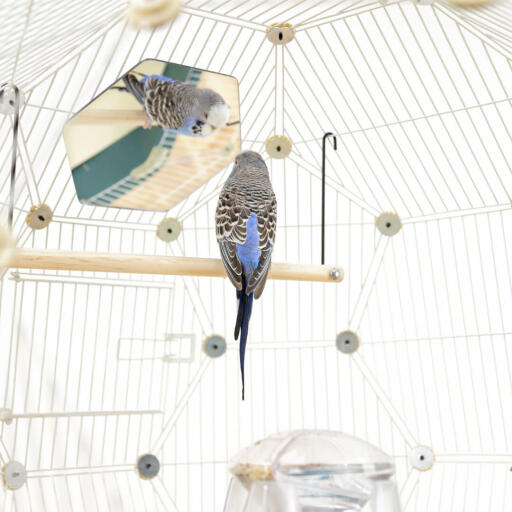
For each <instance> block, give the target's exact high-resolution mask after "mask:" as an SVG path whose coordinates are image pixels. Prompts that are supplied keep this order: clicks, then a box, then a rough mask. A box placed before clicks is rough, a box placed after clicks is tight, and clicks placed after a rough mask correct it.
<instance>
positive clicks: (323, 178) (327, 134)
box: [322, 132, 338, 265]
mask: <svg viewBox="0 0 512 512" xmlns="http://www.w3.org/2000/svg"><path fill="white" fill-rule="evenodd" d="M329 137H332V139H333V147H334V151H337V150H338V143H337V140H336V135H334V133H332V132H327V133H324V136H323V138H322V265H324V264H325V141H326V140H327V139H328V138H329Z"/></svg>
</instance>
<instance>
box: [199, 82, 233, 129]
mask: <svg viewBox="0 0 512 512" xmlns="http://www.w3.org/2000/svg"><path fill="white" fill-rule="evenodd" d="M202 96H203V97H202V101H201V111H200V112H199V116H198V117H199V119H200V120H201V121H202V122H203V123H204V126H203V129H202V134H203V135H209V134H210V133H212V132H214V131H215V130H217V129H218V128H222V127H223V126H225V124H226V123H227V122H228V120H229V106H228V104H227V103H226V102H225V101H224V98H223V97H222V96H221V95H220V94H218V93H216V92H215V91H212V90H211V89H204V90H203V94H202Z"/></svg>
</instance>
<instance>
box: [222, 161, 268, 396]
mask: <svg viewBox="0 0 512 512" xmlns="http://www.w3.org/2000/svg"><path fill="white" fill-rule="evenodd" d="M276 218H277V202H276V197H275V195H274V191H273V189H272V184H271V183H270V177H269V174H268V169H267V166H266V165H265V162H264V161H263V158H262V157H261V156H260V155H259V154H258V153H255V152H254V151H244V152H243V153H240V154H239V155H238V156H237V157H236V159H235V164H234V166H233V170H232V171H231V174H230V175H229V178H228V179H227V181H226V183H225V184H224V187H223V189H222V192H221V193H220V196H219V202H218V204H217V211H216V214H215V221H216V227H217V241H218V243H219V247H220V254H221V259H222V263H223V264H224V267H225V268H226V272H227V274H228V277H229V279H230V280H231V282H232V283H233V285H234V286H235V287H236V289H237V292H236V295H237V299H238V315H237V318H236V325H235V340H236V339H238V336H239V335H240V331H241V338H240V369H241V372H242V400H243V399H244V394H245V393H244V389H245V385H244V384H245V379H244V358H245V345H246V343H247V332H248V329H249V320H250V318H251V312H252V302H253V298H256V299H258V298H259V297H260V295H261V293H262V292H263V288H264V287H265V282H266V280H267V275H268V272H269V270H270V260H271V257H272V250H273V248H274V240H275V236H276Z"/></svg>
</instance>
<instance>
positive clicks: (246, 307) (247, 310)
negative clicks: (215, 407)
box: [235, 277, 254, 400]
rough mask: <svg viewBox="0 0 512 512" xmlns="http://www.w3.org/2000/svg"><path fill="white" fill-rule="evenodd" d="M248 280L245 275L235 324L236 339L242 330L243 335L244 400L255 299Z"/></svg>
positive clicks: (241, 344)
mask: <svg viewBox="0 0 512 512" xmlns="http://www.w3.org/2000/svg"><path fill="white" fill-rule="evenodd" d="M246 287H247V282H246V280H245V277H243V278H242V290H241V291H237V292H236V295H237V298H238V314H237V318H236V325H235V340H236V339H238V336H239V334H240V330H241V331H242V335H241V338H240V371H241V373H242V400H245V368H244V362H245V347H246V345H247V335H248V333H249V320H250V319H251V314H252V302H253V299H254V293H251V294H249V295H247V294H246V293H245V289H246Z"/></svg>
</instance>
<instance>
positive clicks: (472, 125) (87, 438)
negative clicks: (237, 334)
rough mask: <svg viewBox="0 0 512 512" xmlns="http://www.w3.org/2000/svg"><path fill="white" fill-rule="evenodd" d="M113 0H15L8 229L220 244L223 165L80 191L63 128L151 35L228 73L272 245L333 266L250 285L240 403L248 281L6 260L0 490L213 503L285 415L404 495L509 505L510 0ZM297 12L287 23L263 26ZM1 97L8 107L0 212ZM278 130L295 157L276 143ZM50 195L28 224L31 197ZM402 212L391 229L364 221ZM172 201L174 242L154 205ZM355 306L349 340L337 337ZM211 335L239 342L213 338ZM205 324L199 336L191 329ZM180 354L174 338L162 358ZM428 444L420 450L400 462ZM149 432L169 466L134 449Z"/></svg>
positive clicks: (6, 77)
mask: <svg viewBox="0 0 512 512" xmlns="http://www.w3.org/2000/svg"><path fill="white" fill-rule="evenodd" d="M124 8H125V5H124V3H123V2H121V1H119V0H90V1H88V2H82V1H74V0H66V1H65V2H57V3H56V2H53V1H50V0H23V1H17V2H14V1H11V0H7V1H4V2H2V5H1V6H0V19H2V20H3V28H2V31H1V34H0V48H2V52H1V54H2V55H1V56H0V77H1V79H2V81H12V82H14V83H16V85H18V86H19V87H20V89H21V90H22V91H23V93H24V95H25V102H24V105H23V106H22V109H21V118H20V133H19V154H18V173H17V181H16V202H15V211H14V213H15V215H14V234H15V236H16V241H17V244H18V246H20V247H33V248H51V249H57V248H58V249H61V250H75V251H96V252H120V253H143V254H148V255H186V256H207V257H217V256H218V249H217V244H216V240H215V234H214V211H215V205H216V201H217V196H218V193H219V191H220V188H221V186H222V184H223V181H224V180H225V178H226V176H227V175H228V173H229V171H230V169H229V168H226V169H225V170H224V171H222V172H221V173H220V174H219V175H218V176H216V177H215V178H214V179H212V180H210V181H209V182H208V183H206V184H205V185H204V186H203V187H202V188H201V189H200V190H198V191H197V192H195V193H193V194H192V195H191V196H190V197H189V198H188V199H186V200H185V201H183V202H182V203H181V204H180V205H178V206H177V207H176V208H174V209H172V210H171V211H169V212H159V213H153V212H141V211H135V210H119V209H110V208H102V207H92V206H87V205H82V204H80V203H79V202H78V201H77V199H76V194H75V190H74V187H73V183H72V180H71V173H70V169H69V165H68V162H67V160H66V155H65V148H64V144H63V141H62V137H61V130H62V126H63V124H64V122H65V121H66V119H68V117H69V116H70V115H71V114H72V113H74V112H76V111H77V110H78V109H80V108H81V107H82V106H83V105H85V104H86V103H87V102H89V101H90V100H91V99H92V98H93V97H94V96H95V95H97V94H98V93H99V92H100V91H102V90H103V89H104V88H105V87H106V86H108V85H109V84H110V83H112V82H113V81H114V80H115V79H116V78H117V77H118V76H120V75H121V74H122V73H123V72H124V71H126V70H127V69H130V68H131V67H133V66H134V65H135V64H137V63H138V62H139V61H140V60H142V59H144V58H159V59H164V60H167V61H171V62H175V63H180V64H186V65H189V66H194V67H199V68H202V69H208V70H211V71H215V72H221V73H225V74H229V75H233V76H235V77H236V78H237V79H238V80H239V84H240V97H241V123H242V137H243V148H244V149H253V150H256V151H260V152H262V154H263V155H264V156H265V159H266V161H267V164H268V166H269V169H270V172H271V177H272V181H273V186H274V189H275V191H276V196H277V198H278V205H279V216H278V230H277V238H276V240H277V243H276V248H275V256H274V259H275V260H276V261H286V262H300V263H319V260H320V183H321V182H320V177H321V139H322V135H323V133H324V132H326V131H332V132H335V133H336V134H337V137H338V150H337V151H336V152H335V151H334V150H333V149H332V148H331V147H329V148H328V151H327V197H326V203H327V216H326V220H327V227H326V234H327V236H326V238H327V243H326V259H327V261H328V262H330V263H337V264H340V265H341V266H342V267H343V268H344V269H345V280H344V282H343V283H342V284H339V285H333V284H319V283H316V284H310V283H296V282H269V283H268V284H267V287H266V290H265V293H264V295H263V297H262V299H261V300H260V301H258V302H256V303H255V307H254V314H253V318H252V322H251V331H250V335H249V343H248V355H247V400H246V401H245V402H243V403H242V402H240V382H239V373H238V364H239V363H238V352H237V345H236V343H235V342H234V341H233V340H232V329H233V326H234V321H235V293H234V290H233V288H232V286H231V285H230V284H229V283H227V282H225V280H220V279H210V278H193V277H184V278H181V277H180V278H178V277H176V278H175V277H170V276H165V277H164V276H148V275H126V274H115V273H109V274H102V273H93V272H70V271H37V270H33V271H31V270H19V271H16V270H14V271H13V270H10V271H8V272H7V273H6V274H5V275H4V277H3V279H2V280H1V281H0V292H1V296H0V297H1V309H0V329H1V335H0V343H1V357H0V408H6V409H9V410H12V412H13V414H14V419H13V421H12V423H11V424H7V423H6V422H0V462H1V463H2V465H3V464H5V463H6V462H8V461H9V460H13V459H14V460H17V461H20V462H21V463H23V464H24V465H25V467H26V470H27V483H26V485H24V486H23V487H22V488H21V489H19V490H17V491H8V490H6V489H5V488H4V487H2V486H0V509H1V510H4V511H6V512H7V511H11V510H19V511H26V510H34V511H41V510H57V511H58V510H73V511H81V510H87V511H90V510H101V511H104V510H123V511H129V510H151V511H159V510H179V511H197V510H205V511H210V510H222V504H223V501H224V496H225V492H226V489H227V481H228V472H227V461H228V460H229V458H230V457H231V456H232V455H234V454H235V453H236V452H237V451H238V450H239V449H240V448H241V447H242V446H245V445H247V444H249V443H251V442H253V441H255V440H256V439H258V438H261V437H263V436H265V435H268V434H270V433H273V432H276V431H280V430H288V429H294V428H302V427H311V428H329V429H338V430H342V431H344V432H346V433H348V434H353V435H355V436H358V437H360V438H362V439H366V440H368V441H371V442H373V443H375V444H376V445H378V446H380V447H381V448H382V449H383V450H385V451H387V452H388V453H389V454H391V455H392V456H393V457H394V458H395V461H396V466H397V478H398V482H399V486H400V490H401V500H402V503H403V506H404V510H406V511H412V510H414V511H417V512H421V511H432V510H443V511H453V510H460V511H464V512H466V511H467V512H469V511H477V510H478V511H481V510H497V511H501V510H503V511H505V510H509V509H511V508H512V483H511V482H512V472H511V471H510V468H511V466H512V449H511V442H512V439H511V437H512V431H511V429H510V418H512V372H511V366H510V361H511V358H512V354H511V350H512V349H511V348H510V347H511V344H512V315H511V314H510V311H511V310H512V294H511V290H512V272H511V266H512V263H511V260H512V235H511V233H512V212H511V193H512V173H511V169H512V144H511V142H512V141H511V134H512V103H511V102H512V64H511V59H512V37H511V33H512V6H511V4H510V2H509V1H508V0H502V1H501V2H497V3H494V4H492V5H490V6H487V7H481V8H478V9H472V10H468V9H465V10H464V9H461V8H457V7H454V6H453V5H451V4H449V3H445V2H444V1H436V2H435V3H434V4H433V5H432V6H423V5H415V4H414V3H413V2H410V1H401V2H395V1H390V2H388V3H381V2H374V1H366V0H362V1H358V0H355V1H354V0H341V1H339V0H332V1H329V0H322V1H314V0H310V1H298V0H284V1H281V0H280V1H276V0H272V1H271V0H267V1H261V0H251V1H241V0H209V1H205V0H189V1H185V2H184V7H183V10H182V13H181V14H180V15H179V17H178V18H177V19H176V20H175V21H174V22H172V23H171V24H169V25H165V26H162V27H159V28H156V29H154V30H149V29H146V30H136V29H134V28H132V27H130V26H129V25H128V24H127V23H126V21H125V18H124ZM284 21H286V22H289V23H291V24H292V25H293V26H294V27H295V28H296V34H295V37H294V39H293V40H292V41H291V42H290V43H288V44H287V45H284V46H274V45H273V44H272V43H271V42H269V40H268V39H267V37H266V28H267V27H268V26H269V25H270V24H271V23H274V22H284ZM11 132H12V118H10V117H9V116H3V117H1V119H0V138H1V140H2V141H3V144H2V146H1V147H0V162H1V165H2V167H1V174H0V187H1V197H0V200H1V201H2V211H1V214H2V218H5V217H6V215H7V202H8V194H9V159H10V150H11ZM276 134H278V135H286V136H287V137H288V138H289V139H290V140H291V141H292V144H293V149H292V153H291V154H290V155H289V157H287V158H286V159H282V160H277V159H271V158H269V157H268V155H267V154H266V153H265V151H264V148H265V142H266V140H267V139H268V138H269V137H271V136H273V135H276ZM42 203H45V204H48V205H49V206H50V207H51V209H52V211H53V215H54V216H53V220H52V222H51V223H50V225H49V227H48V228H46V229H43V230H39V231H34V230H32V229H30V228H29V227H28V226H27V225H26V223H25V218H26V216H27V214H28V212H29V211H30V208H31V207H32V206H33V205H35V204H42ZM387 211H391V212H395V213H396V214H398V215H399V217H400V219H401V222H402V229H401V231H400V232H399V233H398V234H397V235H395V236H393V237H386V236H384V235H382V234H380V232H379V231H378V230H377V229H376V227H375V218H376V216H378V215H379V214H381V213H383V212H387ZM166 216H173V217H176V218H178V219H179V220H180V222H181V223H182V225H183V231H182V234H181V236H180V238H179V239H178V240H177V241H176V242H173V243H171V244H165V243H164V242H162V241H161V240H159V239H158V238H157V236H156V226H157V225H158V223H159V222H160V221H161V220H162V219H163V218H164V217H166ZM345 329H351V330H353V331H355V332H357V334H358V335H359V337H360V339H361V346H360V348H359V350H358V351H357V352H356V353H354V354H353V355H346V354H343V353H341V352H339V351H337V349H336V345H335V338H336V334H337V333H338V332H339V331H342V330H345ZM213 333H218V334H222V335H223V336H225V337H226V339H227V341H228V350H227V352H226V355H225V356H223V357H222V358H219V359H215V360H213V359H210V358H208V357H206V356H205V355H204V354H203V353H202V352H201V351H200V350H199V347H200V344H201V342H202V340H203V339H204V338H205V337H206V336H208V335H210V334H213ZM192 347H195V348H196V350H195V351H192V352H191V350H192ZM165 356H168V357H165ZM418 445H427V446H430V447H432V449H433V451H434V453H435V458H436V462H435V464H434V466H433V468H432V469H431V470H430V471H427V472H424V473H422V472H419V471H417V470H416V469H414V468H413V467H412V465H411V463H410V461H409V459H408V456H409V454H410V453H411V451H412V450H413V448H415V447H416V446H418ZM147 452H151V453H155V454H156V455H158V457H159V460H160V462H161V465H162V469H161V472H160V474H159V476H158V478H156V479H154V480H150V481H145V480H141V479H140V478H139V476H138V475H137V473H136V472H135V465H136V461H137V458H138V456H140V455H141V454H143V453H147Z"/></svg>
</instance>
